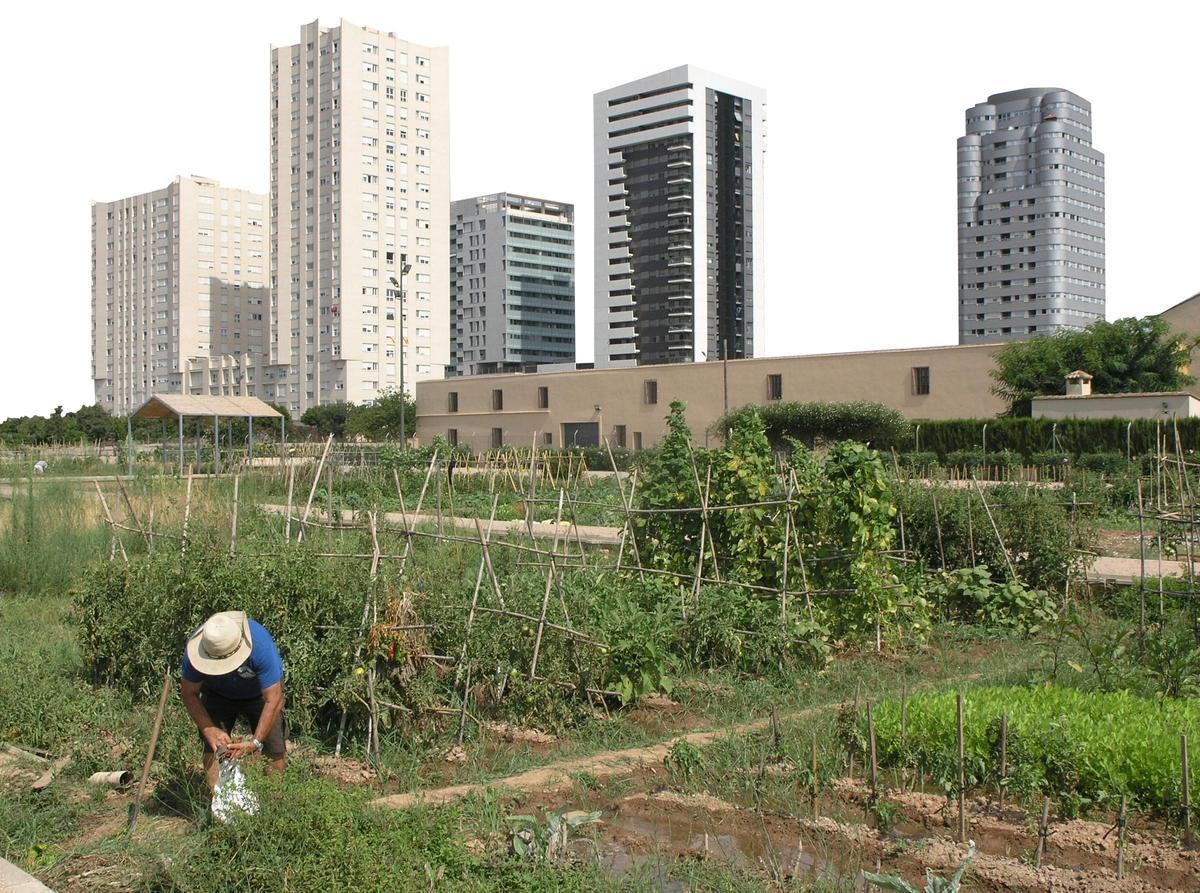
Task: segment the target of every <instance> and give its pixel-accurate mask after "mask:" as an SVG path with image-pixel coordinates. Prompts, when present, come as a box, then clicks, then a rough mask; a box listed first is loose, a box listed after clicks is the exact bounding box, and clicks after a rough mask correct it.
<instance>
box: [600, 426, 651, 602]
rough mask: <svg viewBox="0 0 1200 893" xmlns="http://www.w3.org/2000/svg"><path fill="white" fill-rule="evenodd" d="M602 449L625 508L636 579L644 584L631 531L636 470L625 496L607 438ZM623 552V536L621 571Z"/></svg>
mask: <svg viewBox="0 0 1200 893" xmlns="http://www.w3.org/2000/svg"><path fill="white" fill-rule="evenodd" d="M604 449H605V450H607V451H608V461H609V463H610V464H611V465H612V470H613V477H614V478H616V480H617V488H618V489H619V490H620V491H621V505H622V506H624V508H625V531H626V532H627V533H628V535H629V544H630V545H631V546H632V547H633V560H634V561H635V562H637V566H638V579H640V580H641V581H642V582H643V583H644V582H646V575H645V573H643V572H642V569H641V568H642V556H641V555H639V554H638V545H637V536H636V535H635V534H634V530H633V495H634V490H635V489H636V488H637V469H636V468H635V469H634V470H633V475H632V477H631V479H630V485H629V495H628V496H626V495H625V485H624V484H622V483H621V475H620V473H619V472H618V471H617V460H616V459H614V458H613V451H612V447H611V446H610V445H609V443H608V438H607V437H605V438H604ZM624 551H625V536H624V535H622V537H621V553H619V554H618V555H617V570H618V571H619V570H620V569H621V555H622V554H623V553H624Z"/></svg>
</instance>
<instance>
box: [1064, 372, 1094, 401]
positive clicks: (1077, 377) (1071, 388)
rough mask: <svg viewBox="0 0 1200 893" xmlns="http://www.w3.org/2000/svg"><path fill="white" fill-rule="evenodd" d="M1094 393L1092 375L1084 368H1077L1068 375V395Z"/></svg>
mask: <svg viewBox="0 0 1200 893" xmlns="http://www.w3.org/2000/svg"><path fill="white" fill-rule="evenodd" d="M1091 395H1092V376H1090V375H1088V374H1087V373H1086V372H1084V371H1083V370H1082V369H1076V370H1075V371H1074V372H1072V373H1071V374H1070V375H1068V376H1067V396H1068V397H1090V396H1091Z"/></svg>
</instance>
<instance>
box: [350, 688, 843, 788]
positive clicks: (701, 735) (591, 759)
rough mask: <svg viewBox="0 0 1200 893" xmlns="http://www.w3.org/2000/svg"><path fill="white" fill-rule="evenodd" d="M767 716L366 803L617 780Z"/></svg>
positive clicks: (827, 707) (813, 710)
mask: <svg viewBox="0 0 1200 893" xmlns="http://www.w3.org/2000/svg"><path fill="white" fill-rule="evenodd" d="M847 703H849V702H848V701H837V702H835V703H832V704H820V705H817V706H815V707H808V708H806V709H804V710H800V711H798V712H796V713H790V714H788V715H787V716H781V717H780V718H779V719H780V722H789V721H795V720H802V719H806V718H808V717H813V716H819V715H820V714H822V713H828V712H830V711H832V710H838V709H840V708H841V707H843V706H845V705H846V704H847ZM770 724H771V720H770V719H769V718H768V719H756V720H754V721H752V722H746V723H740V724H738V725H735V726H729V727H727V728H724V729H710V730H708V731H703V732H689V733H687V734H686V735H679V736H677V737H675V738H671V739H670V740H668V741H662V742H659V743H658V744H650V745H646V746H642V747H629V748H625V749H624V750H606V751H602V752H600V753H594V754H589V755H588V756H586V757H578V758H576V759H571V760H561V761H559V762H557V763H550V764H549V765H546V766H539V767H537V768H536V769H529V770H527V771H525V772H520V773H518V774H516V775H509V776H507V777H505V778H496V779H493V780H492V781H485V782H477V783H472V784H457V785H451V786H450V787H445V788H432V789H430V790H427V791H410V792H409V793H407V794H391V795H389V796H387V797H379V798H377V799H375V800H372V801H371V805H372V806H384V807H387V808H389V809H410V808H411V807H413V806H417V805H418V804H423V805H426V806H433V805H438V804H442V803H453V802H454V801H456V800H461V799H463V798H464V797H469V796H470V795H472V794H482V793H483V792H484V791H488V790H492V791H509V792H516V791H537V792H539V793H544V792H548V791H560V790H565V789H566V788H569V787H571V786H572V784H573V782H572V780H571V776H572V775H577V774H580V773H587V774H589V775H591V776H593V777H594V778H595V779H596V780H597V781H606V780H608V779H612V778H621V777H624V776H627V775H632V774H633V773H634V772H636V771H637V770H638V769H641V768H643V767H646V766H661V765H662V761H663V757H665V756H666V755H667V753H668V752H669V751H670V750H671V747H672V745H674V744H675V742H676V741H687V742H688V743H689V744H695V745H697V746H703V745H706V744H711V743H712V742H713V741H715V740H717V739H719V738H725V737H728V736H730V735H739V734H744V733H746V732H754V731H757V730H758V729H763V728H766V727H768V726H770Z"/></svg>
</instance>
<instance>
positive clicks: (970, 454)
mask: <svg viewBox="0 0 1200 893" xmlns="http://www.w3.org/2000/svg"><path fill="white" fill-rule="evenodd" d="M984 459H985V456H984V453H983V450H981V449H970V450H955V451H954V452H953V453H948V454H947V455H946V465H947V466H948V467H950V468H961V469H965V470H968V471H974V470H975V469H976V468H980V467H982V466H983V463H984Z"/></svg>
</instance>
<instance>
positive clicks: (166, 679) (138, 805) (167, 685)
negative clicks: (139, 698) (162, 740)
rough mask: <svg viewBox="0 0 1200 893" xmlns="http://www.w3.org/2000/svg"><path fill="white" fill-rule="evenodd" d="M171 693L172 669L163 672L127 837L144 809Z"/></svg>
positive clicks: (128, 837) (131, 835) (126, 833)
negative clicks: (148, 781)
mask: <svg viewBox="0 0 1200 893" xmlns="http://www.w3.org/2000/svg"><path fill="white" fill-rule="evenodd" d="M170 694H171V671H170V670H167V671H166V672H165V673H163V687H162V692H161V693H160V694H159V696H158V711H157V712H156V713H155V714H154V727H153V728H152V729H151V730H150V747H149V749H148V750H147V751H146V762H145V763H144V764H143V765H142V779H141V781H139V782H138V789H137V793H136V794H135V795H134V797H133V808H132V809H131V810H130V811H129V827H128V829H126V831H125V838H126V839H127V840H128V839H130V838H132V837H133V829H134V826H135V825H137V820H138V815H139V814H140V813H141V811H142V797H144V796H145V794H146V781H147V780H148V779H149V778H150V765H151V764H152V763H153V762H154V751H155V748H157V747H158V733H159V731H160V730H161V729H162V721H163V714H164V713H165V712H166V710H167V698H168V697H169V696H170Z"/></svg>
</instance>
